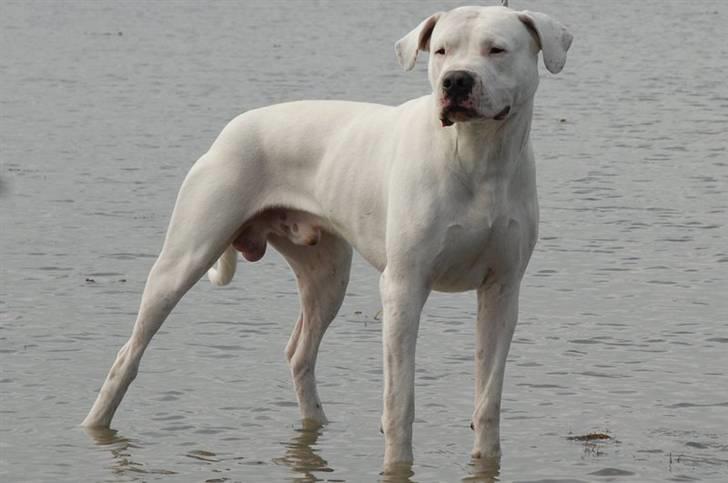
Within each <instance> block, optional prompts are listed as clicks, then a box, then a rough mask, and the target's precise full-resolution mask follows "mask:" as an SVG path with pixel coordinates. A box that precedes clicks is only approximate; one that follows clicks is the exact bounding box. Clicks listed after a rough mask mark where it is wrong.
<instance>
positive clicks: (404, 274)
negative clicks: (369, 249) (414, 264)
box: [380, 264, 430, 472]
mask: <svg viewBox="0 0 728 483" xmlns="http://www.w3.org/2000/svg"><path fill="white" fill-rule="evenodd" d="M410 272H411V271H410V270H403V269H399V268H396V266H394V264H389V265H388V266H387V268H386V269H385V270H384V272H383V273H382V277H381V280H380V291H381V296H382V307H383V323H382V343H383V349H384V351H383V352H384V354H383V355H384V411H383V414H382V430H383V432H384V443H385V447H384V469H385V472H387V471H395V470H396V469H397V467H398V466H399V465H401V464H405V465H407V464H410V463H411V462H412V422H413V420H414V413H415V387H414V382H415V346H416V343H417V330H418V328H419V324H420V312H422V306H423V305H424V304H425V301H426V300H427V296H428V294H429V291H430V290H429V287H428V286H427V285H426V283H425V279H424V277H421V276H419V275H417V274H413V273H410Z"/></svg>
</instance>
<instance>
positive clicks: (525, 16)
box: [518, 10, 574, 74]
mask: <svg viewBox="0 0 728 483" xmlns="http://www.w3.org/2000/svg"><path fill="white" fill-rule="evenodd" d="M518 18H519V19H521V22H523V23H524V24H526V27H528V28H529V29H531V30H532V31H533V32H534V33H535V34H536V38H538V41H539V44H540V45H541V51H542V52H543V63H544V64H545V65H546V68H547V69H548V70H549V72H551V73H552V74H558V73H559V72H561V69H563V68H564V64H566V51H567V50H569V47H571V41H572V40H574V36H573V35H571V33H569V31H568V30H566V27H564V26H563V25H561V24H560V23H559V22H557V21H556V20H554V19H552V18H551V17H549V16H548V15H545V14H543V13H538V12H529V11H528V10H524V11H523V12H520V13H519V14H518Z"/></svg>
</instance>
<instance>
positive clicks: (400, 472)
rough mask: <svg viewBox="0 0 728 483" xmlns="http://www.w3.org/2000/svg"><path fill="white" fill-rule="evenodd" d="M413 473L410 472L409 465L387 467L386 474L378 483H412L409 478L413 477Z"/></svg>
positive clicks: (410, 466)
mask: <svg viewBox="0 0 728 483" xmlns="http://www.w3.org/2000/svg"><path fill="white" fill-rule="evenodd" d="M414 474H415V472H414V471H412V465H411V464H397V465H394V466H389V467H388V468H387V472H386V473H384V474H382V479H381V480H379V482H380V483H414V481H413V480H412V479H411V478H410V477H411V476H414Z"/></svg>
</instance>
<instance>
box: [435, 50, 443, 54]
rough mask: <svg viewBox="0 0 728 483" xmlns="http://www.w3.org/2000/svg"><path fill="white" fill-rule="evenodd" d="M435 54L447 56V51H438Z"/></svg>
mask: <svg viewBox="0 0 728 483" xmlns="http://www.w3.org/2000/svg"><path fill="white" fill-rule="evenodd" d="M435 54H437V55H445V49H437V50H436V51H435Z"/></svg>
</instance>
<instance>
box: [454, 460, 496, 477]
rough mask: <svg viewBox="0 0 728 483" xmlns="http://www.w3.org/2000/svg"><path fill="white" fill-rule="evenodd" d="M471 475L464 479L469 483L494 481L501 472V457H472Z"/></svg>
mask: <svg viewBox="0 0 728 483" xmlns="http://www.w3.org/2000/svg"><path fill="white" fill-rule="evenodd" d="M470 472H471V475H470V476H466V477H465V478H463V479H462V481H463V482H467V483H494V482H496V481H498V475H499V474H500V458H472V459H471V460H470Z"/></svg>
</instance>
